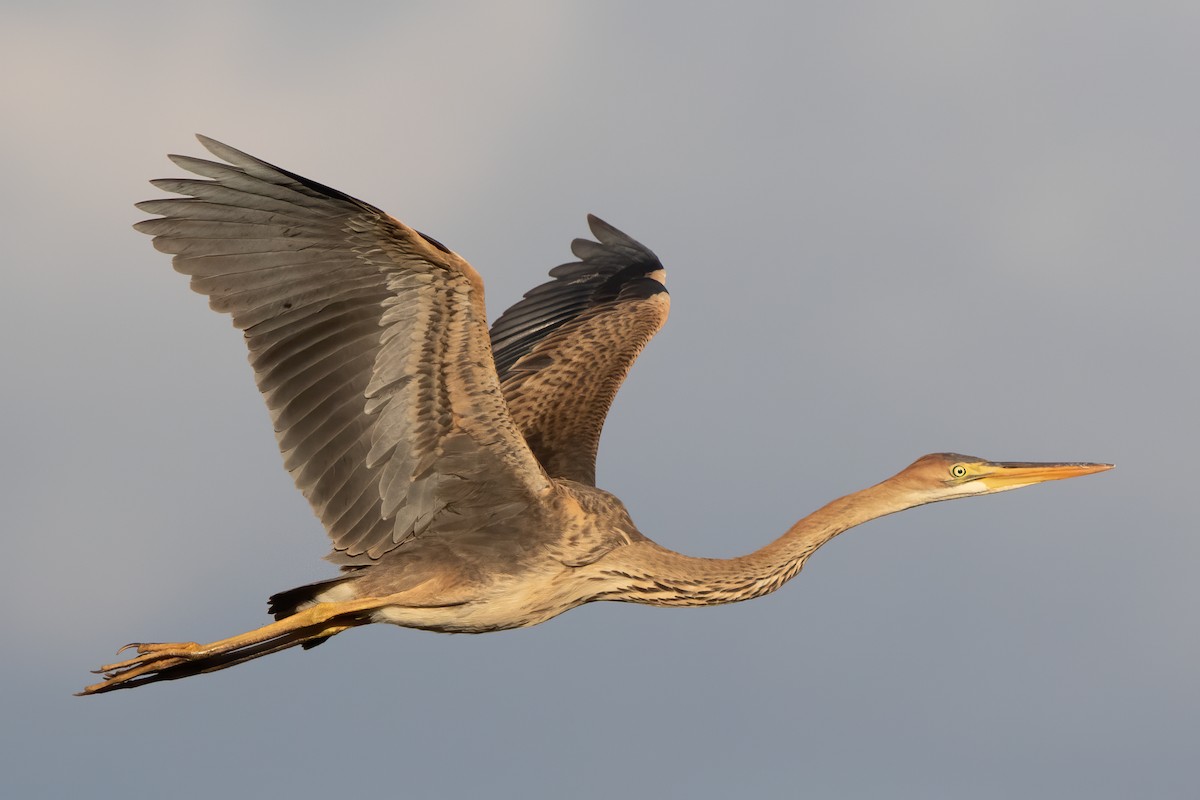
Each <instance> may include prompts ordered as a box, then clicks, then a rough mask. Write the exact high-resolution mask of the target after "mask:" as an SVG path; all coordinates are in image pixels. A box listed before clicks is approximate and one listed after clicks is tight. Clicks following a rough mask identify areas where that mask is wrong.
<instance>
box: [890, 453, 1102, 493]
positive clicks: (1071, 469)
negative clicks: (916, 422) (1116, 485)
mask: <svg viewBox="0 0 1200 800" xmlns="http://www.w3.org/2000/svg"><path fill="white" fill-rule="evenodd" d="M1112 468H1113V465H1112V464H1091V463H1083V462H1070V463H1057V462H1036V461H987V460H985V459H982V458H977V457H975V456H964V455H962V454H961V453H932V454H930V455H927V456H922V457H921V458H918V459H917V460H916V461H914V462H913V463H912V464H911V465H910V466H909V467H908V468H906V469H905V470H904V471H903V472H901V473H900V474H899V475H897V476H896V478H895V480H896V481H897V482H898V483H901V484H903V485H905V486H907V487H909V488H911V489H914V490H918V491H923V492H925V493H927V494H928V495H929V501H934V500H949V499H951V498H954V497H968V496H971V495H979V494H994V493H996V492H1006V491H1008V490H1009V489H1019V488H1021V487H1022V486H1032V485H1034V484H1035V483H1045V482H1046V481H1060V480H1063V479H1064V478H1075V477H1078V476H1080V475H1091V474H1092V473H1093V472H1104V471H1105V470H1108V469H1112Z"/></svg>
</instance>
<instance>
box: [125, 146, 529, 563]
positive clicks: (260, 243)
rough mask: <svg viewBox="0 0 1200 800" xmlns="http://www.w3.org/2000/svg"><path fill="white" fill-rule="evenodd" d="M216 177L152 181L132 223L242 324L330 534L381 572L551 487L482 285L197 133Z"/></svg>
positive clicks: (408, 235) (405, 236)
mask: <svg viewBox="0 0 1200 800" xmlns="http://www.w3.org/2000/svg"><path fill="white" fill-rule="evenodd" d="M198 138H199V139H200V142H201V144H203V145H204V146H205V147H206V148H208V150H209V151H211V152H212V153H213V154H214V155H215V156H217V157H218V158H220V159H222V160H223V161H225V162H228V163H218V162H215V161H206V160H202V159H197V158H189V157H185V156H171V160H172V161H174V162H175V163H176V164H177V165H179V166H180V167H182V168H184V169H186V170H188V171H189V172H193V173H196V174H197V175H200V176H202V177H203V178H207V180H196V179H173V180H157V181H153V183H154V185H156V186H158V187H159V188H161V189H164V190H166V191H168V192H173V193H175V194H179V195H185V196H186V197H185V198H171V199H163V200H150V201H147V202H144V203H139V204H138V207H139V208H141V209H143V210H144V211H148V212H150V213H153V214H159V215H161V216H160V217H159V218H157V219H151V220H147V221H145V222H141V223H138V224H137V225H136V226H135V227H136V228H137V229H138V230H140V231H143V232H145V233H148V234H151V235H153V236H154V246H155V247H156V248H158V249H159V250H161V251H163V252H165V253H172V254H174V256H175V258H174V264H175V268H176V269H177V270H178V271H180V272H182V273H184V274H185V275H190V276H191V277H192V288H193V289H195V290H196V291H198V292H200V293H201V294H205V295H208V297H209V303H210V305H211V306H212V308H213V309H214V310H217V311H222V312H225V313H228V314H230V315H231V316H232V317H233V323H234V325H236V326H237V327H238V328H241V329H242V330H243V331H245V336H246V345H247V347H248V348H249V350H250V363H251V365H252V366H253V367H254V375H255V379H256V381H257V383H258V388H259V389H260V390H261V391H262V393H263V396H264V398H265V399H266V403H267V408H268V409H269V410H270V413H271V418H272V420H273V421H274V423H275V432H276V437H277V438H278V440H279V449H280V451H281V452H282V453H283V458H284V464H285V466H286V467H287V470H288V471H289V472H290V473H291V475H292V477H293V478H294V479H295V481H296V486H297V487H298V488H299V489H300V491H301V492H302V493H303V494H304V496H305V497H306V498H307V499H308V501H309V503H310V504H311V505H312V508H313V510H314V511H315V512H316V514H317V516H318V517H319V518H320V520H321V522H322V523H323V524H324V525H325V528H326V530H327V531H328V533H329V536H330V538H331V539H332V540H333V545H334V553H333V556H331V557H332V558H333V560H335V561H340V562H341V563H346V564H354V563H370V562H371V560H373V559H377V558H378V557H380V556H381V555H383V554H384V553H385V552H387V551H389V550H391V549H393V548H395V547H396V546H398V545H400V544H401V543H403V542H404V541H406V540H407V539H409V538H410V537H413V536H420V535H422V534H426V533H429V534H432V533H436V532H438V531H444V530H448V529H452V528H455V527H460V526H470V527H475V528H479V527H484V526H486V525H487V524H488V522H489V521H492V520H494V519H496V518H498V517H504V516H506V515H512V514H515V513H519V512H520V511H521V510H523V509H524V508H527V507H528V506H529V505H530V504H532V503H534V502H536V500H537V498H538V497H539V496H541V495H542V494H543V493H545V492H547V491H549V489H550V482H549V479H548V478H547V477H546V475H545V473H544V471H543V470H542V468H541V467H540V465H539V464H538V463H537V461H536V459H535V458H534V456H533V454H532V453H531V452H530V450H529V447H528V446H527V445H526V444H525V440H524V438H523V437H522V436H521V434H520V432H519V431H518V430H517V428H516V426H515V425H514V424H513V421H512V418H511V417H510V416H509V413H508V410H507V408H506V406H505V402H504V398H503V395H502V393H501V390H500V384H499V381H498V379H497V376H496V371H495V368H494V366H493V362H492V355H491V348H490V346H489V341H488V338H487V321H486V320H487V318H486V316H485V313H484V304H483V283H482V280H481V279H480V277H479V275H478V274H477V273H476V272H475V270H474V269H472V268H471V266H470V265H469V264H468V263H467V262H466V261H464V260H463V259H461V258H460V257H459V256H457V255H456V254H454V253H452V252H451V251H449V250H447V249H446V248H445V247H444V246H442V245H441V244H439V243H438V242H436V241H434V240H432V239H429V238H428V237H425V236H424V235H422V234H420V233H418V232H416V231H414V230H412V229H411V228H408V227H407V226H405V225H404V224H403V223H401V222H399V221H397V220H395V219H392V218H391V217H389V216H388V215H386V214H384V213H383V212H382V211H380V210H379V209H377V208H374V207H373V206H370V205H368V204H366V203H363V202H361V201H359V200H355V199H354V198H352V197H349V196H348V195H345V194H342V193H341V192H338V191H336V190H334V189H330V188H328V187H326V186H322V185H321V184H319V183H315V182H313V181H310V180H308V179H306V178H302V177H300V176H299V175H295V174H293V173H291V172H287V171H286V170H282V169H280V168H278V167H275V166H272V165H271V164H268V163H266V162H264V161H260V160H258V159H257V158H254V157H252V156H249V155H247V154H245V153H242V152H240V151H238V150H234V149H233V148H231V147H228V146H226V145H223V144H221V143H219V142H215V141H213V140H212V139H208V138H205V137H198Z"/></svg>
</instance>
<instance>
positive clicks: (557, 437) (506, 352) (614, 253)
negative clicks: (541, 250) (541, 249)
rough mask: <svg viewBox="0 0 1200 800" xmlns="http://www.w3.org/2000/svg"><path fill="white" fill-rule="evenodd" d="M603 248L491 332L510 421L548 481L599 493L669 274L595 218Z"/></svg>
mask: <svg viewBox="0 0 1200 800" xmlns="http://www.w3.org/2000/svg"><path fill="white" fill-rule="evenodd" d="M588 225H589V226H590V227H591V229H592V234H593V235H594V236H595V237H596V239H597V240H598V241H595V242H593V241H589V240H587V239H576V240H575V241H574V242H573V243H572V244H571V252H573V253H574V254H575V255H576V257H578V258H579V261H577V262H572V263H570V264H563V265H561V266H558V267H555V268H554V269H552V270H550V276H551V277H552V278H554V280H552V281H549V282H547V283H543V284H542V285H541V286H538V287H536V288H534V289H533V290H531V291H530V292H528V293H527V294H526V295H525V298H524V299H523V300H521V301H520V302H518V303H516V304H515V305H514V306H513V307H512V308H510V309H508V310H507V311H505V312H504V314H502V315H501V316H500V318H499V319H497V320H496V323H495V324H494V325H493V326H492V331H491V336H492V350H493V352H494V354H495V360H496V369H497V371H498V372H499V375H500V384H501V387H502V388H503V390H504V397H505V399H506V400H507V401H508V408H509V413H510V414H511V415H512V418H513V421H514V422H515V423H516V424H517V427H518V428H520V430H521V432H522V433H523V434H524V436H525V440H526V441H527V442H528V443H529V447H530V449H531V450H532V451H533V453H534V455H535V456H537V458H538V460H539V461H540V462H541V464H542V466H543V467H545V469H546V472H547V473H548V474H549V475H551V476H553V477H556V478H568V479H570V480H574V481H578V482H580V483H585V484H588V485H595V483H596V451H597V448H598V447H599V443H600V431H601V429H602V428H603V427H604V419H605V417H606V416H607V415H608V409H609V407H610V406H611V405H612V401H613V398H614V397H616V394H617V390H618V389H619V388H620V387H621V383H622V381H624V380H625V376H626V375H627V374H628V373H629V368H630V367H631V366H632V365H633V362H634V360H635V359H636V358H637V356H638V354H639V353H640V352H641V351H642V348H644V347H645V346H646V343H647V342H649V341H650V339H651V337H653V336H654V334H655V333H657V332H658V329H659V328H661V327H662V325H663V323H664V322H666V320H667V312H668V310H669V309H670V296H669V295H668V294H667V290H666V287H665V286H664V285H663V284H664V282H665V280H666V272H665V270H664V269H663V266H662V264H661V263H660V262H659V260H658V257H657V256H655V255H654V253H652V252H650V250H649V249H647V248H646V247H645V246H644V245H642V244H641V243H639V242H637V241H635V240H634V239H631V238H630V237H629V236H626V235H625V234H624V233H621V232H620V231H618V230H617V229H616V228H614V227H612V226H611V225H609V224H608V223H606V222H604V221H602V220H600V219H598V218H597V217H594V216H591V215H588Z"/></svg>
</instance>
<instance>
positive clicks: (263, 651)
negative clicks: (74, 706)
mask: <svg viewBox="0 0 1200 800" xmlns="http://www.w3.org/2000/svg"><path fill="white" fill-rule="evenodd" d="M383 604H384V603H383V602H381V599H380V598H370V599H362V600H353V601H348V602H337V603H317V604H316V605H313V606H310V607H309V608H306V609H304V610H303V611H300V612H297V613H296V614H293V615H292V616H290V617H286V618H284V619H281V620H279V621H278V622H272V623H270V624H269V625H264V626H262V627H261V628H256V629H255V630H252V631H247V632H246V633H242V634H238V635H237V636H231V637H229V638H228V639H221V640H219V641H216V642H210V643H209V644H203V645H202V644H197V643H196V642H162V643H159V642H138V643H133V644H127V645H125V646H124V647H122V648H121V649H120V650H118V651H117V653H118V654H120V653H122V652H124V651H125V650H127V649H129V648H137V655H136V656H134V657H132V658H128V659H125V660H124V661H117V662H114V663H112V664H106V665H104V666H103V667H100V669H98V670H95V671H96V672H97V673H98V674H102V675H104V680H103V681H101V682H100V683H96V684H93V685H91V686H88V687H87V688H85V689H84V690H83V691H82V692H80V693H79V694H81V695H87V694H99V693H101V692H109V691H112V690H114V689H126V688H130V687H132V686H140V685H141V684H143V683H153V682H155V681H162V680H173V679H175V678H183V677H186V676H188V675H196V674H198V673H201V672H213V671H215V670H218V669H225V668H226V667H232V666H233V665H234V664H241V663H243V662H246V661H249V660H251V659H254V658H259V657H261V656H265V655H268V654H270V653H275V652H278V651H280V650H285V649H287V648H289V647H294V646H295V645H298V644H302V643H303V642H306V641H309V640H312V639H318V638H325V637H328V636H333V635H334V634H336V633H341V632H342V631H344V630H347V629H348V628H352V627H354V626H356V625H362V624H365V623H367V622H369V621H370V619H369V617H368V616H367V615H366V614H365V613H364V612H368V611H371V610H374V609H377V608H379V607H380V606H381V605H383Z"/></svg>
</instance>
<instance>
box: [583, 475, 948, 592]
mask: <svg viewBox="0 0 1200 800" xmlns="http://www.w3.org/2000/svg"><path fill="white" fill-rule="evenodd" d="M925 502H928V499H925V498H920V497H914V495H913V494H912V493H911V492H900V491H897V489H896V487H895V485H894V483H893V482H892V480H891V479H889V480H887V481H884V482H883V483H880V484H877V485H875V486H872V487H870V488H867V489H863V490H862V491H860V492H855V493H854V494H850V495H846V496H845V497H840V498H838V499H837V500H834V501H833V502H831V503H829V504H828V505H826V506H824V507H823V508H820V509H818V510H817V511H814V512H813V513H812V514H809V515H808V516H807V517H805V518H804V519H802V520H800V521H799V522H797V523H796V524H795V525H793V526H792V527H791V528H789V529H788V531H787V532H786V533H784V534H783V535H782V536H780V537H779V538H778V539H776V540H775V541H773V542H771V543H770V544H768V545H766V546H765V547H763V548H761V549H759V550H756V551H755V552H753V553H750V554H749V555H744V556H739V557H737V558H727V559H726V558H695V557H693V556H686V555H683V554H682V553H676V552H674V551H673V550H668V549H667V548H665V547H661V546H659V545H657V544H655V543H654V542H651V541H649V540H646V541H640V542H635V543H633V544H631V545H628V546H626V547H623V548H620V549H618V550H616V551H613V552H612V553H610V554H609V555H608V556H606V557H605V558H604V559H602V560H600V561H599V562H597V563H596V564H595V565H594V567H595V568H598V569H600V570H601V572H602V575H603V576H604V583H605V584H606V590H604V591H602V592H600V593H599V594H598V596H597V597H596V599H607V600H622V601H626V602H634V603H645V604H648V605H661V606H699V605H720V604H723V603H736V602H738V601H741V600H750V599H752V598H755V597H761V596H762V595H764V594H768V593H770V592H773V591H775V590H776V589H778V588H779V587H780V586H782V585H783V584H784V583H786V582H787V581H789V580H791V579H792V578H793V577H795V576H796V574H797V573H798V572H800V568H801V567H803V566H804V562H805V561H806V560H807V559H808V557H809V556H810V555H812V554H813V553H814V552H815V551H816V550H817V548H819V547H820V546H821V545H823V544H825V543H826V542H828V541H829V540H830V539H832V538H833V537H835V536H837V535H838V534H839V533H842V532H843V531H846V530H849V529H850V528H853V527H854V526H856V525H861V524H862V523H864V522H867V521H868V520H872V519H876V518H877V517H882V516H885V515H887V514H893V513H895V512H897V511H903V510H904V509H906V508H912V507H913V506H918V505H921V504H923V503H925Z"/></svg>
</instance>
